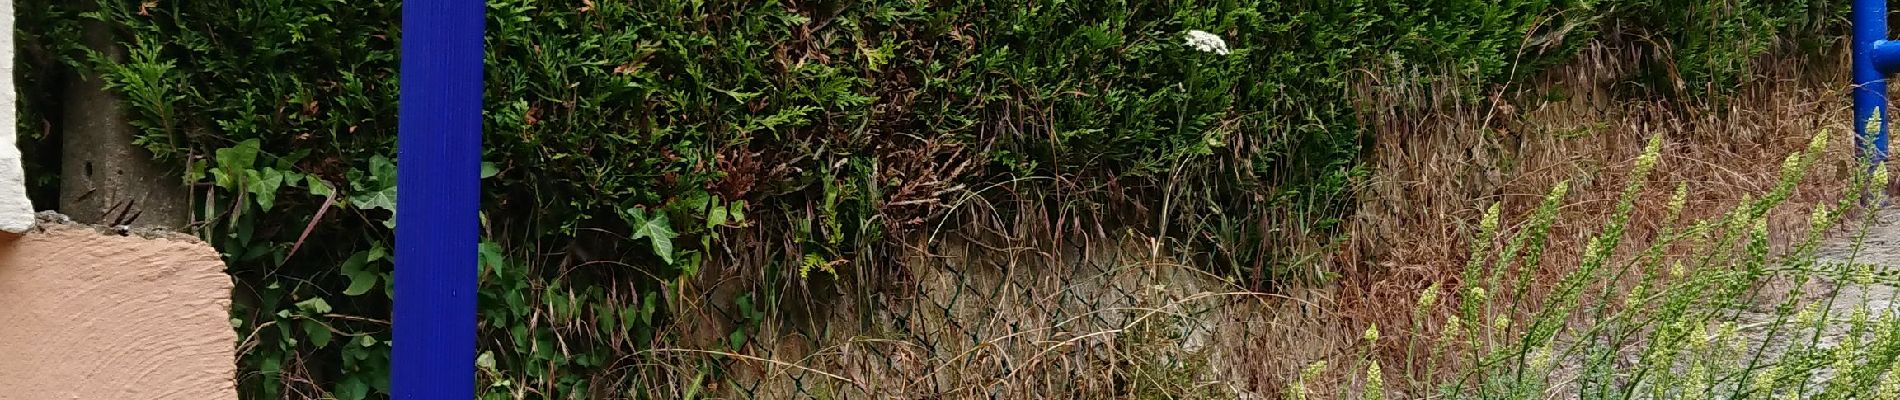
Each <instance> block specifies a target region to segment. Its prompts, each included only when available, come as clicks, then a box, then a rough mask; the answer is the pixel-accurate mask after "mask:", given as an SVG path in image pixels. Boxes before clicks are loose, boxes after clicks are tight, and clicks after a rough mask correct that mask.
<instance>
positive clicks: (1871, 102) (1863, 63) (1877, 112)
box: [1852, 0, 1900, 171]
mask: <svg viewBox="0 0 1900 400" xmlns="http://www.w3.org/2000/svg"><path fill="white" fill-rule="evenodd" d="M1852 13H1853V16H1852V20H1853V24H1854V27H1853V31H1854V32H1853V41H1854V42H1853V52H1854V151H1855V153H1854V155H1855V156H1856V157H1858V158H1860V159H1863V160H1867V162H1868V163H1869V164H1868V166H1867V168H1868V170H1869V171H1872V170H1873V168H1874V166H1877V165H1880V164H1881V163H1884V162H1886V161H1887V114H1888V113H1887V77H1886V74H1888V73H1892V72H1894V71H1900V43H1896V42H1894V41H1889V40H1887V0H1854V5H1853V11H1852ZM1875 117H1878V120H1877V121H1878V125H1874V126H1870V125H1872V124H1868V122H1869V121H1870V120H1873V118H1875ZM1869 128H1871V129H1869Z"/></svg>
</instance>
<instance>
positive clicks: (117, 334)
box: [0, 220, 237, 400]
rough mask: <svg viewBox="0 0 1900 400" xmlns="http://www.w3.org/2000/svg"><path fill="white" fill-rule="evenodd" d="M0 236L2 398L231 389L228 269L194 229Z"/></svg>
mask: <svg viewBox="0 0 1900 400" xmlns="http://www.w3.org/2000/svg"><path fill="white" fill-rule="evenodd" d="M40 225H41V229H38V230H35V231H33V232H28V233H26V234H24V235H18V236H13V237H11V238H0V321H3V322H0V400H42V399H61V400H66V399H73V400H88V399H102V400H103V399H165V400H170V399H177V400H187V399H189V400H204V399H208V400H228V399H236V398H237V388H236V382H235V377H236V375H237V364H236V347H237V343H236V342H237V333H236V332H234V331H233V330H232V329H231V323H230V318H231V315H230V308H231V300H230V298H231V285H232V284H231V277H230V276H229V275H226V274H225V272H224V270H225V268H224V263H223V262H222V261H220V260H219V258H218V252H217V251H216V250H214V249H212V248H211V246H209V245H206V244H204V243H202V242H199V241H197V240H196V239H193V238H191V237H190V236H185V235H169V236H166V235H153V236H154V237H151V238H146V237H140V236H139V235H138V234H136V233H134V234H133V235H131V236H127V235H124V234H120V233H118V232H109V231H103V230H101V229H96V228H93V227H89V226H84V225H67V224H61V223H59V222H58V221H56V220H48V222H45V223H41V224H40Z"/></svg>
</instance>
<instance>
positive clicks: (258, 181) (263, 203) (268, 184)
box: [244, 168, 284, 211]
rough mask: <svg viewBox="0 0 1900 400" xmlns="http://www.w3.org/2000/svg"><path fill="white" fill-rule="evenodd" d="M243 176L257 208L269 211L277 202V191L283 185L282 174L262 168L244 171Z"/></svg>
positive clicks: (271, 169) (272, 169) (274, 169)
mask: <svg viewBox="0 0 1900 400" xmlns="http://www.w3.org/2000/svg"><path fill="white" fill-rule="evenodd" d="M244 175H245V177H246V179H245V184H246V186H248V188H247V189H249V190H250V192H251V194H253V195H254V196H251V199H252V200H256V201H257V206H258V207H262V208H263V209H264V211H270V209H271V205H272V204H273V203H276V200H277V189H278V188H280V187H282V186H283V184H284V174H283V172H280V171H278V170H277V169H276V168H264V169H261V170H248V171H244Z"/></svg>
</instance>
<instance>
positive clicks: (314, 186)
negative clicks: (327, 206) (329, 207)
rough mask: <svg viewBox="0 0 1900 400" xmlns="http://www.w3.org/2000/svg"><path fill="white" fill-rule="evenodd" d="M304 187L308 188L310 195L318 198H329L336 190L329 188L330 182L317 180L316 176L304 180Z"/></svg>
mask: <svg viewBox="0 0 1900 400" xmlns="http://www.w3.org/2000/svg"><path fill="white" fill-rule="evenodd" d="M304 187H308V188H310V194H314V195H318V196H329V195H330V194H331V193H336V189H334V188H331V187H330V182H325V181H324V180H322V179H317V177H316V176H311V177H310V178H309V179H307V180H305V181H304Z"/></svg>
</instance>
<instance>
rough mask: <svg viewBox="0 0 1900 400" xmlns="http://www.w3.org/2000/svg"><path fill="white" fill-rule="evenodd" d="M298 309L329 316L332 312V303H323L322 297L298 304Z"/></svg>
mask: <svg viewBox="0 0 1900 400" xmlns="http://www.w3.org/2000/svg"><path fill="white" fill-rule="evenodd" d="M297 309H299V310H303V311H304V312H308V313H312V314H327V313H329V312H330V302H328V301H323V298H322V297H312V298H310V299H309V300H304V301H299V302H297Z"/></svg>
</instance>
